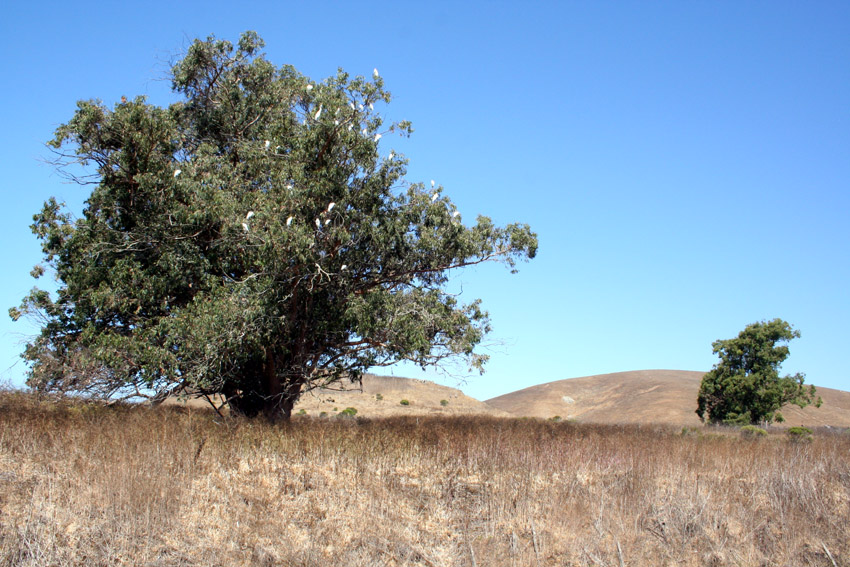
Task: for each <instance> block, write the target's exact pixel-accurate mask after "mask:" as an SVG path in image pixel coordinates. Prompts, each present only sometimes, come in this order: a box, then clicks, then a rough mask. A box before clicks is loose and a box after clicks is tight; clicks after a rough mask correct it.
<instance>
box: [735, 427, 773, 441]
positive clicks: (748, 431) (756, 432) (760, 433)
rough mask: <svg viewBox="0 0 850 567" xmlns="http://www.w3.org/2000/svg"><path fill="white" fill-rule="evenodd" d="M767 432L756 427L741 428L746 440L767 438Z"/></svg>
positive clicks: (742, 435)
mask: <svg viewBox="0 0 850 567" xmlns="http://www.w3.org/2000/svg"><path fill="white" fill-rule="evenodd" d="M766 436H767V431H765V430H764V429H762V428H761V427H756V426H755V425H744V426H743V427H741V437H744V438H746V439H758V438H759V437H766Z"/></svg>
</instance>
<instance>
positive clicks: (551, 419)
mask: <svg viewBox="0 0 850 567" xmlns="http://www.w3.org/2000/svg"><path fill="white" fill-rule="evenodd" d="M549 421H554V422H556V423H557V422H559V421H561V416H560V415H553V416H552V417H550V418H549Z"/></svg>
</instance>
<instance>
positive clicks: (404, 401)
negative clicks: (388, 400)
mask: <svg viewBox="0 0 850 567" xmlns="http://www.w3.org/2000/svg"><path fill="white" fill-rule="evenodd" d="M399 403H400V404H401V405H403V406H409V405H410V402H408V401H407V400H402V401H400V402H399Z"/></svg>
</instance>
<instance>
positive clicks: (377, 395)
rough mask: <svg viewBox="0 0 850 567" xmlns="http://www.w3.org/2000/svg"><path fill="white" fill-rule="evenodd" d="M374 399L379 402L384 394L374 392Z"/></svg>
mask: <svg viewBox="0 0 850 567" xmlns="http://www.w3.org/2000/svg"><path fill="white" fill-rule="evenodd" d="M375 399H376V400H378V401H379V402H380V401H381V400H383V399H384V396H383V395H382V394H375Z"/></svg>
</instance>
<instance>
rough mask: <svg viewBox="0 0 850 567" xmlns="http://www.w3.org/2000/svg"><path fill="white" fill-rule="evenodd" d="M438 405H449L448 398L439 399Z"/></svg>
mask: <svg viewBox="0 0 850 567" xmlns="http://www.w3.org/2000/svg"><path fill="white" fill-rule="evenodd" d="M440 405H441V406H443V407H446V406H447V405H449V401H448V400H440Z"/></svg>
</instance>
